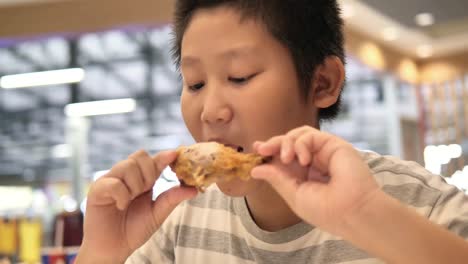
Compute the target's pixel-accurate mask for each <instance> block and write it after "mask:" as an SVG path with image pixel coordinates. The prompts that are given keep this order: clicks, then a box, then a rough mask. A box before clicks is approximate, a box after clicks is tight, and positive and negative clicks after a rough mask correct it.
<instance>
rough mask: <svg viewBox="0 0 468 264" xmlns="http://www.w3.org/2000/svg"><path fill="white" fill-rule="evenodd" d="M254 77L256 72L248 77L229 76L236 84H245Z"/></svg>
mask: <svg viewBox="0 0 468 264" xmlns="http://www.w3.org/2000/svg"><path fill="white" fill-rule="evenodd" d="M253 77H255V74H252V75H249V76H247V77H229V78H228V80H229V81H230V82H233V83H235V84H245V83H246V82H248V81H249V80H250V79H252V78H253Z"/></svg>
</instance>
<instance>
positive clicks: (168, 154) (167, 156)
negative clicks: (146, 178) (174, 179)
mask: <svg viewBox="0 0 468 264" xmlns="http://www.w3.org/2000/svg"><path fill="white" fill-rule="evenodd" d="M176 159H177V152H176V151H174V150H166V151H161V152H159V153H158V154H156V155H155V156H154V157H153V158H152V160H153V163H154V164H155V168H156V171H155V175H156V179H158V178H159V176H161V173H162V171H163V170H164V169H165V168H166V167H167V166H168V165H170V164H171V163H173V162H174V161H175V160H176Z"/></svg>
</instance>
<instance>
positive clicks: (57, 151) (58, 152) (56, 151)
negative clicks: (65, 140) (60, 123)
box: [52, 144, 72, 159]
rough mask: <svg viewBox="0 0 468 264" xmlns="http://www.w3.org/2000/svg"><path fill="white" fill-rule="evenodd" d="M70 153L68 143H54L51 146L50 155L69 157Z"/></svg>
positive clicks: (61, 157)
mask: <svg viewBox="0 0 468 264" xmlns="http://www.w3.org/2000/svg"><path fill="white" fill-rule="evenodd" d="M71 154H72V153H71V148H70V145H68V144H60V145H55V146H54V147H53V148H52V157H54V158H57V159H63V158H69V157H71Z"/></svg>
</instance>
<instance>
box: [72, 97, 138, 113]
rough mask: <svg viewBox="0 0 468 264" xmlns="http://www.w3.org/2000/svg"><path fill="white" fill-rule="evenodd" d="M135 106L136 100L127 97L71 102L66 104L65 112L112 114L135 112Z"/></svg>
mask: <svg viewBox="0 0 468 264" xmlns="http://www.w3.org/2000/svg"><path fill="white" fill-rule="evenodd" d="M135 108H136V102H135V100H134V99H131V98H127V99H116V100H104V101H94V102H84V103H76V104H69V105H67V106H65V114H66V115H67V116H69V117H84V116H96V115H110V114H120V113H128V112H133V111H134V110H135Z"/></svg>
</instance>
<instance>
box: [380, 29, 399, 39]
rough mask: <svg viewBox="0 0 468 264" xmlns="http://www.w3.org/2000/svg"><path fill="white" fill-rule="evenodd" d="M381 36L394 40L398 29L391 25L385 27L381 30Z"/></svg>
mask: <svg viewBox="0 0 468 264" xmlns="http://www.w3.org/2000/svg"><path fill="white" fill-rule="evenodd" d="M382 37H383V38H384V40H386V41H394V40H396V39H397V38H398V30H397V29H396V28H393V27H388V28H385V29H384V30H383V31H382Z"/></svg>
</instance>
